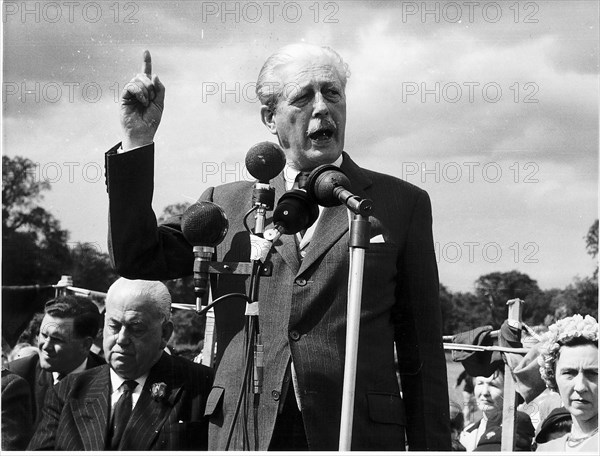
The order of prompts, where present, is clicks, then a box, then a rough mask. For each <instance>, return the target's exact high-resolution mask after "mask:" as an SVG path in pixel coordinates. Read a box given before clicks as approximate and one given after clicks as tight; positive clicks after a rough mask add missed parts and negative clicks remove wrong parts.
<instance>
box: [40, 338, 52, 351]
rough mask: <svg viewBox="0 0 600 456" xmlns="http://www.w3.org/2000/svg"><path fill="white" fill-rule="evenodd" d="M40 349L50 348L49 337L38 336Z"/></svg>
mask: <svg viewBox="0 0 600 456" xmlns="http://www.w3.org/2000/svg"><path fill="white" fill-rule="evenodd" d="M39 345H40V349H43V350H46V351H48V350H49V349H50V338H49V337H46V338H40V340H39Z"/></svg>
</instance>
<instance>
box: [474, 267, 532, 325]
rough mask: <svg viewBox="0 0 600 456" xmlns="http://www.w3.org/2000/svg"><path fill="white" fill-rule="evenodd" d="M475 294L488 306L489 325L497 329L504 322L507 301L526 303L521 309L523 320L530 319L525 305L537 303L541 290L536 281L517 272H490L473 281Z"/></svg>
mask: <svg viewBox="0 0 600 456" xmlns="http://www.w3.org/2000/svg"><path fill="white" fill-rule="evenodd" d="M475 294H476V295H477V297H478V298H479V299H480V300H481V301H482V302H487V304H488V309H489V310H488V311H489V318H488V322H489V324H491V325H492V326H494V327H495V328H499V327H500V325H501V324H502V322H503V321H504V320H506V316H507V310H506V302H507V301H508V300H509V299H514V298H519V299H522V300H524V301H525V302H526V305H525V306H524V307H523V320H527V319H528V317H530V311H529V310H528V309H527V303H528V302H529V301H532V302H534V301H536V302H537V301H538V300H539V299H540V296H539V295H541V294H542V290H540V288H539V286H538V284H537V281H535V280H533V279H532V278H531V277H529V276H528V275H527V274H523V273H521V272H519V271H509V272H492V273H491V274H486V275H483V276H481V277H479V279H477V280H476V281H475Z"/></svg>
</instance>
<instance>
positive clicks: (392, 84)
mask: <svg viewBox="0 0 600 456" xmlns="http://www.w3.org/2000/svg"><path fill="white" fill-rule="evenodd" d="M2 8H3V14H4V21H3V22H4V23H3V27H4V31H3V59H4V67H3V121H2V127H3V144H2V146H3V154H5V155H9V156H11V157H12V156H15V155H21V156H25V157H28V158H30V159H32V160H33V161H34V162H36V163H38V167H37V170H36V176H37V178H39V179H46V180H49V181H50V182H51V183H52V190H51V191H50V192H48V193H47V195H46V197H45V199H44V202H43V205H44V206H45V207H46V208H47V209H48V210H50V211H51V212H52V213H53V214H54V215H55V216H56V217H57V218H58V219H59V220H61V222H62V225H63V227H64V228H66V229H68V230H69V231H70V233H71V240H72V241H74V242H88V243H93V244H94V245H96V246H98V248H100V249H101V250H103V251H106V249H107V247H106V236H107V211H108V200H107V195H106V190H105V187H104V178H103V176H102V175H101V173H102V172H103V171H102V170H103V161H104V158H103V154H104V152H105V151H106V150H108V149H109V148H110V147H111V146H113V145H114V144H115V143H117V142H118V141H119V140H120V130H119V122H118V103H117V96H118V93H119V92H120V90H121V89H122V87H123V85H124V84H125V83H126V82H127V81H129V79H131V78H132V77H133V76H134V75H135V73H137V72H139V71H140V69H141V61H142V53H143V50H144V49H149V50H150V51H151V53H152V59H153V69H154V72H155V73H157V74H158V75H159V76H160V78H161V80H162V81H163V83H164V84H165V86H166V90H167V98H166V107H165V113H164V116H163V121H162V124H161V126H160V128H159V131H158V135H157V137H156V138H155V139H156V144H157V156H156V176H155V195H154V208H155V211H156V212H157V213H160V212H161V211H162V210H163V208H164V207H165V206H166V205H168V204H171V203H176V202H183V201H189V202H193V201H195V199H196V198H197V197H198V196H199V195H200V193H201V192H202V190H203V189H204V188H205V187H207V186H208V185H217V184H219V183H222V182H230V181H233V180H236V179H239V178H246V177H247V173H245V171H244V169H243V162H244V157H245V154H246V151H247V150H248V149H249V148H250V147H251V146H252V145H253V144H255V143H257V142H259V141H264V140H274V137H273V136H271V135H270V134H269V133H268V131H267V130H266V129H265V127H264V126H263V125H262V124H261V122H260V118H259V104H258V102H257V100H256V98H255V96H254V83H255V80H256V76H257V74H258V71H259V69H260V67H261V66H262V63H263V62H264V60H265V59H266V58H267V57H268V56H269V55H270V54H271V53H272V52H274V51H275V50H277V49H278V48H279V47H281V46H283V45H285V44H288V43H291V42H298V41H306V42H312V43H320V44H328V45H330V46H332V47H333V48H335V49H336V50H337V51H338V52H339V53H340V54H341V55H342V56H343V57H344V59H345V60H346V61H347V63H348V64H349V65H350V70H351V73H352V74H351V77H350V80H349V83H348V87H347V98H348V123H347V128H346V150H347V151H348V152H349V153H350V154H351V156H352V157H353V158H354V159H355V161H357V162H358V163H359V164H361V165H362V166H364V167H366V168H370V169H373V170H377V171H380V172H385V173H388V174H392V175H395V176H398V177H401V178H404V179H406V180H408V181H409V182H412V183H414V184H416V185H418V186H420V187H422V188H424V189H425V190H427V191H428V192H429V194H430V196H431V199H432V204H433V214H434V236H435V240H436V247H437V252H438V265H439V270H440V280H441V282H442V283H443V284H445V285H446V286H448V287H449V288H450V290H451V291H472V290H473V282H474V281H475V280H476V279H477V278H478V277H479V276H480V275H482V274H485V273H489V272H493V271H509V270H512V269H517V270H519V271H522V272H524V273H526V274H529V275H530V276H531V277H532V278H534V279H536V280H537V281H538V283H539V285H540V287H542V288H544V289H547V288H552V287H564V286H566V285H567V284H569V283H571V281H572V280H573V278H574V277H575V276H587V275H590V274H591V272H592V271H593V268H594V261H593V260H592V259H591V258H590V257H589V256H588V255H587V254H586V252H585V243H584V236H585V234H586V232H587V230H588V228H589V227H590V225H591V224H592V223H593V221H594V220H595V219H596V218H597V217H598V95H599V94H598V37H599V33H598V26H599V24H598V3H597V2H596V1H578V0H569V1H566V0H565V1H535V2H525V1H524V2H515V1H507V2H505V1H499V2H487V1H485V0H484V1H479V2H460V1H459V2H441V1H440V2H422V1H419V2H403V1H396V2H391V1H390V2H374V1H370V2H367V1H338V2H316V1H296V2H293V1H286V2H281V1H266V2H220V1H219V2H199V1H191V0H190V1H180V2H175V1H170V2H158V1H143V2H142V1H137V2H135V1H134V2H130V1H114V0H110V1H96V2H86V1H82V2H21V1H19V2H6V1H5V2H3V6H2ZM375 203H376V202H375Z"/></svg>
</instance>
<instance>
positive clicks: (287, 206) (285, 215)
mask: <svg viewBox="0 0 600 456" xmlns="http://www.w3.org/2000/svg"><path fill="white" fill-rule="evenodd" d="M317 218H319V206H318V205H317V203H316V202H315V201H314V200H313V199H311V198H310V197H309V196H308V194H307V193H306V192H305V191H304V190H298V189H295V190H289V191H287V192H285V193H284V194H283V195H282V196H281V198H279V201H278V202H277V207H276V208H275V211H273V223H274V224H275V227H274V228H272V229H270V230H267V231H265V239H267V240H269V241H271V242H276V241H277V239H279V238H280V237H281V235H282V234H296V233H298V232H300V231H302V230H306V229H307V228H308V227H309V226H311V225H312V224H313V223H315V222H316V221H317Z"/></svg>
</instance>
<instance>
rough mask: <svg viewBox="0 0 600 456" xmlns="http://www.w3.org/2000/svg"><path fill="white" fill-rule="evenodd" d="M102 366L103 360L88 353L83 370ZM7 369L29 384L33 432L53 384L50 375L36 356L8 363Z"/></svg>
mask: <svg viewBox="0 0 600 456" xmlns="http://www.w3.org/2000/svg"><path fill="white" fill-rule="evenodd" d="M102 364H106V361H105V360H104V358H101V357H100V356H98V355H96V354H94V353H92V352H90V353H89V354H88V360H87V364H86V366H85V368H86V369H92V368H94V367H97V366H100V365H102ZM8 368H9V369H10V370H11V371H12V372H14V373H15V374H17V375H20V376H21V377H23V378H24V379H25V380H27V383H29V388H30V389H31V415H32V417H33V423H34V425H33V430H34V431H35V429H36V428H37V426H38V424H39V423H40V419H41V417H42V407H43V406H44V398H45V397H46V391H48V388H50V387H51V386H52V385H53V384H54V378H53V377H52V373H51V372H48V371H45V370H44V369H42V368H41V367H40V357H39V355H37V354H36V355H31V356H27V357H26V358H18V359H15V360H14V361H11V362H10V363H8ZM65 378H66V377H65Z"/></svg>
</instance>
